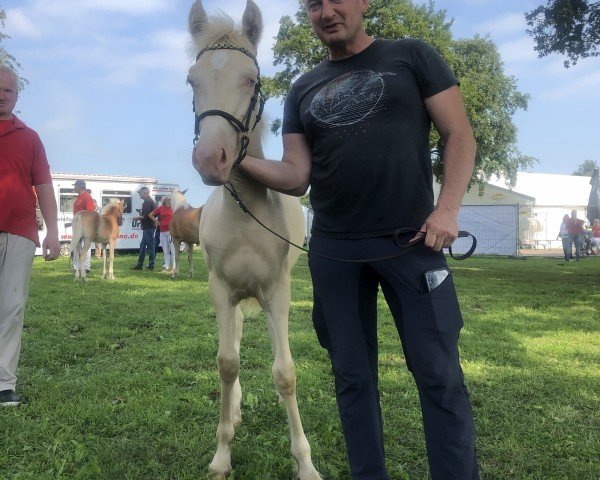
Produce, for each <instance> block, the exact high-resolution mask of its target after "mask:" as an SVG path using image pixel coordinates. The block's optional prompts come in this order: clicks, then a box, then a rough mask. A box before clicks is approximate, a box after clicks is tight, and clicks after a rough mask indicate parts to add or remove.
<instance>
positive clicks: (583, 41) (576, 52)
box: [525, 0, 600, 68]
mask: <svg viewBox="0 0 600 480" xmlns="http://www.w3.org/2000/svg"><path fill="white" fill-rule="evenodd" d="M525 18H526V20H527V25H529V26H530V27H531V29H530V30H527V33H528V34H529V35H531V36H532V37H533V39H534V40H535V47H534V48H535V50H536V51H537V52H538V56H539V57H544V56H546V55H549V54H550V53H561V54H563V55H566V56H567V57H568V59H567V60H565V62H564V65H565V68H569V66H570V65H575V64H576V63H577V60H579V59H580V58H587V57H596V56H598V55H600V52H598V45H599V44H600V1H593V0H548V3H547V4H546V6H545V7H544V6H539V7H537V8H536V9H535V10H532V11H531V12H528V13H526V14H525Z"/></svg>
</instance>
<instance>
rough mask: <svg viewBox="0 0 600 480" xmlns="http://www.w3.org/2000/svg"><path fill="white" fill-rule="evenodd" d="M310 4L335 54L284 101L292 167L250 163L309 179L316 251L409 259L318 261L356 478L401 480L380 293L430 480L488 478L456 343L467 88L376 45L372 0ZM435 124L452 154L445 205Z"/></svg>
mask: <svg viewBox="0 0 600 480" xmlns="http://www.w3.org/2000/svg"><path fill="white" fill-rule="evenodd" d="M305 5H306V8H307V12H308V16H309V19H310V21H311V23H312V28H313V30H314V32H315V33H316V35H317V36H318V37H319V38H320V40H321V41H322V42H323V43H324V44H325V45H326V46H327V48H328V51H329V56H328V58H327V59H325V60H324V61H323V62H321V63H320V64H319V65H317V66H316V67H315V68H314V69H313V70H311V71H310V72H308V73H306V74H304V75H303V76H302V77H300V78H299V79H298V80H297V81H296V82H295V83H294V85H293V86H292V89H291V91H290V92H289V94H288V95H287V97H286V102H285V108H284V120H283V147H284V152H283V159H282V161H271V160H264V159H259V158H255V157H250V156H247V157H246V158H245V160H244V161H243V162H242V163H241V169H242V170H243V171H244V172H245V173H246V174H248V175H250V176H252V177H254V178H255V179H257V180H258V181H260V182H261V183H263V184H264V185H266V186H267V187H269V188H272V189H274V190H278V191H280V192H283V193H287V194H291V195H298V196H299V195H302V194H304V193H305V192H306V191H307V189H308V186H309V184H310V187H311V189H310V198H311V204H312V207H313V209H314V221H313V226H312V236H311V240H310V251H311V253H314V254H322V255H328V256H333V257H338V258H345V259H365V258H367V259H368V258H374V257H383V256H388V255H390V254H394V253H399V252H404V253H405V254H404V255H402V256H399V257H397V258H394V259H390V260H387V261H368V260H364V261H362V262H360V263H344V262H337V261H334V260H329V259H324V258H321V257H317V256H315V255H309V266H310V271H311V276H312V281H313V297H314V306H313V323H314V326H315V330H316V332H317V336H318V339H319V342H320V343H321V345H322V346H323V347H324V348H326V349H327V351H328V353H329V356H330V359H331V364H332V370H333V374H334V377H335V390H336V398H337V403H338V409H339V414H340V419H341V422H342V427H343V431H344V436H345V440H346V445H347V452H348V459H349V464H350V471H351V474H352V478H353V479H360V480H367V479H369V480H371V479H372V480H389V478H390V477H389V474H388V472H387V469H386V466H385V457H384V445H383V424H382V417H381V408H380V396H379V389H378V351H377V292H378V287H379V286H381V287H382V290H383V293H384V295H385V299H386V301H387V303H388V306H389V307H390V310H391V312H392V314H393V317H394V320H395V322H396V326H397V329H398V332H399V334H400V338H401V341H402V347H403V349H404V355H405V358H406V363H407V366H408V368H409V370H410V371H411V372H412V374H413V376H414V379H415V382H416V385H417V388H418V392H419V398H420V402H421V409H422V414H423V423H424V429H425V438H426V444H427V452H428V457H429V466H430V470H431V477H432V479H433V480H475V479H478V478H479V472H478V466H477V460H476V454H475V427H474V422H473V415H472V411H471V405H470V401H469V395H468V393H467V389H466V387H465V384H464V380H463V373H462V370H461V367H460V363H459V355H458V346H457V343H458V338H459V333H460V329H461V327H462V323H463V322H462V317H461V313H460V308H459V305H458V301H457V297H456V292H455V289H454V284H453V280H452V274H451V273H450V271H449V269H448V266H447V264H446V260H445V258H444V255H443V254H442V252H441V249H442V248H444V247H448V246H450V245H451V244H452V242H453V241H454V240H455V239H456V238H457V234H458V223H457V222H458V221H457V217H458V211H459V208H460V204H461V200H462V197H463V195H464V193H465V191H466V189H467V186H468V184H469V181H470V179H471V176H472V172H473V165H474V158H475V141H474V138H473V133H472V130H471V126H470V125H469V122H468V120H467V117H466V114H465V109H464V105H463V101H462V97H461V94H460V91H459V88H458V81H457V79H456V77H455V76H454V74H453V73H452V72H451V70H450V68H449V67H448V66H447V64H446V63H445V62H444V60H443V59H442V58H441V57H440V55H439V54H438V53H437V52H436V51H435V50H434V49H433V48H432V47H431V46H429V45H427V44H426V43H424V42H422V41H420V40H415V39H403V40H382V39H374V38H373V37H370V36H368V35H367V34H366V32H365V29H364V25H363V16H364V14H365V12H366V11H367V8H368V0H306V3H305ZM432 121H433V124H434V125H435V127H436V129H437V130H438V132H439V133H440V136H441V139H442V141H443V143H444V145H445V149H444V177H443V183H442V189H441V192H440V195H439V199H438V202H437V205H435V207H434V203H433V198H434V197H433V188H432V166H431V158H430V147H429V132H430V128H431V122H432ZM200 154H201V152H200V151H198V150H196V151H194V154H193V155H200ZM196 163H197V164H199V162H196ZM203 175H204V177H205V181H207V183H210V182H214V181H216V180H217V179H218V172H215V173H213V172H203ZM213 175H214V178H213ZM395 232H397V242H398V244H410V245H411V247H412V248H408V249H403V250H400V249H399V248H398V246H397V244H396V243H395V241H394V233H395ZM407 232H410V233H407ZM415 232H416V233H415ZM436 281H437V282H436ZM436 283H438V284H436ZM429 290H431V291H429Z"/></svg>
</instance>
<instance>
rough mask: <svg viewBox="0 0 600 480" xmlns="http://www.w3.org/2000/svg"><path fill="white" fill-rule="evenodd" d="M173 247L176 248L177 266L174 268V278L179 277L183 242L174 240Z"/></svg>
mask: <svg viewBox="0 0 600 480" xmlns="http://www.w3.org/2000/svg"><path fill="white" fill-rule="evenodd" d="M173 247H174V248H175V265H174V267H173V275H172V276H173V277H176V276H177V275H179V254H180V253H181V250H180V248H181V242H180V241H179V240H177V239H176V238H173Z"/></svg>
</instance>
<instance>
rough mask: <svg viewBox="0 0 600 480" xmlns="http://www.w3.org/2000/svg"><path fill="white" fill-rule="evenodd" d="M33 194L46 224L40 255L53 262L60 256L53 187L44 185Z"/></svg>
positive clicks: (47, 184)
mask: <svg viewBox="0 0 600 480" xmlns="http://www.w3.org/2000/svg"><path fill="white" fill-rule="evenodd" d="M35 193H36V195H37V198H38V202H39V204H40V210H41V211H42V216H43V217H44V222H45V223H46V231H47V233H46V238H44V241H43V242H42V254H43V255H44V258H45V259H46V260H54V259H56V258H58V255H59V254H60V242H59V241H58V224H57V220H56V216H57V215H56V213H57V208H56V198H54V187H53V186H52V184H51V183H44V184H42V185H37V186H36V187H35Z"/></svg>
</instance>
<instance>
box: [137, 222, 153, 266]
mask: <svg viewBox="0 0 600 480" xmlns="http://www.w3.org/2000/svg"><path fill="white" fill-rule="evenodd" d="M154 230H155V229H154V228H148V229H146V230H142V241H141V242H140V255H139V257H138V261H137V264H138V267H142V266H143V265H144V258H146V250H148V266H149V267H154V258H155V256H156V252H155V250H154Z"/></svg>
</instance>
